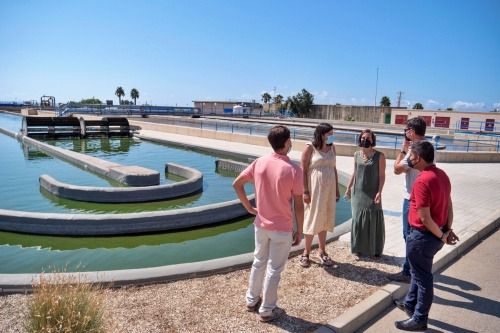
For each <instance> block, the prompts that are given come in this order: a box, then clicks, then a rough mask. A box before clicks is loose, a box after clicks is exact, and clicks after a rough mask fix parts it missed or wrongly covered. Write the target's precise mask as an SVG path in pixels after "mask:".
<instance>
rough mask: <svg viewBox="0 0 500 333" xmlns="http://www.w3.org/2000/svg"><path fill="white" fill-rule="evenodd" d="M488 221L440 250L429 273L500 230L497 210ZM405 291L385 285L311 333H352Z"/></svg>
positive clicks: (402, 287)
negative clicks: (453, 244)
mask: <svg viewBox="0 0 500 333" xmlns="http://www.w3.org/2000/svg"><path fill="white" fill-rule="evenodd" d="M488 220H489V221H488V222H483V221H481V222H476V223H474V225H473V226H472V227H471V228H469V230H468V231H466V232H465V233H463V234H460V235H459V237H460V242H459V243H458V244H457V245H456V246H450V245H445V246H444V247H443V249H442V250H441V251H439V252H438V253H437V254H436V257H435V259H434V264H433V266H432V272H433V273H435V272H437V271H440V270H441V269H442V268H444V267H445V266H447V265H448V264H450V263H451V262H453V261H455V260H456V259H457V258H459V257H460V256H461V255H462V254H463V253H465V252H466V251H467V250H469V249H470V248H472V247H473V246H474V245H476V244H477V243H478V242H479V241H480V240H481V239H483V238H484V237H485V236H487V235H488V234H489V233H490V232H492V231H493V230H495V229H496V228H498V227H499V226H500V210H496V211H495V212H494V213H492V214H491V215H490V217H489V218H488ZM408 288H409V285H408V284H401V283H389V284H386V285H385V286H382V287H381V288H379V289H378V290H376V291H375V292H374V293H373V294H371V295H370V296H368V297H367V298H365V299H364V300H363V301H361V302H360V303H358V304H356V305H355V306H353V307H351V308H350V309H348V310H347V311H346V312H344V313H342V314H341V315H340V316H338V317H336V318H334V319H332V320H330V321H328V323H327V324H326V325H324V326H322V327H320V328H318V329H317V330H315V331H314V332H315V333H327V332H336V333H350V332H354V331H356V330H357V329H359V328H360V327H362V326H363V325H365V324H366V323H368V322H369V321H370V320H372V319H374V318H375V317H376V316H378V315H379V314H380V313H382V312H383V311H384V310H385V309H387V308H388V307H389V306H391V305H392V301H393V300H395V299H400V298H401V297H403V296H404V295H405V294H406V292H407V291H408Z"/></svg>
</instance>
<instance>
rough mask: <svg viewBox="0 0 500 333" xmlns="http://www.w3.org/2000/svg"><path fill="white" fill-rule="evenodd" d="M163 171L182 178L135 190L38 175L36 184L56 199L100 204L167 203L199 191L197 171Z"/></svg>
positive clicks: (172, 166) (171, 167)
mask: <svg viewBox="0 0 500 333" xmlns="http://www.w3.org/2000/svg"><path fill="white" fill-rule="evenodd" d="M165 171H167V172H168V173H171V174H174V175H177V176H180V177H183V178H186V179H185V180H182V181H180V182H176V183H173V184H163V185H153V186H136V187H103V186H80V185H74V184H69V183H64V182H61V181H58V180H56V179H55V178H54V177H51V176H49V175H41V176H40V177H39V182H40V187H41V188H43V189H44V190H45V191H47V192H49V193H51V194H53V195H55V196H57V197H61V198H66V199H71V200H77V201H85V202H100V203H131V202H145V201H159V200H167V199H173V198H178V197H183V196H186V195H191V194H194V193H198V192H201V191H202V190H203V174H202V173H201V172H200V171H199V170H196V169H193V168H189V167H186V166H182V165H179V164H175V163H167V164H165Z"/></svg>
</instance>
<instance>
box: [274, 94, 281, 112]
mask: <svg viewBox="0 0 500 333" xmlns="http://www.w3.org/2000/svg"><path fill="white" fill-rule="evenodd" d="M273 100H274V104H275V105H276V107H277V109H278V110H281V104H283V96H281V95H279V94H278V95H276V96H274V98H273Z"/></svg>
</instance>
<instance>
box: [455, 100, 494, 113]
mask: <svg viewBox="0 0 500 333" xmlns="http://www.w3.org/2000/svg"><path fill="white" fill-rule="evenodd" d="M485 106H486V103H484V102H464V101H456V102H454V103H452V104H451V107H452V108H453V109H454V110H464V111H480V110H484V108H485Z"/></svg>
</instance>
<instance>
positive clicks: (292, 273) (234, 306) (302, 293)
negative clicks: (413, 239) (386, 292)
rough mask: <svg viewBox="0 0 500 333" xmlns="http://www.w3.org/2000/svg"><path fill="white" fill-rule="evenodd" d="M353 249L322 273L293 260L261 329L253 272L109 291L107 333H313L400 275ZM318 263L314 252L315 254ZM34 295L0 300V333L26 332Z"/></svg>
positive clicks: (390, 264) (335, 253)
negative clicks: (250, 295)
mask: <svg viewBox="0 0 500 333" xmlns="http://www.w3.org/2000/svg"><path fill="white" fill-rule="evenodd" d="M349 247H350V245H349V243H346V242H340V241H335V242H332V243H330V244H328V246H327V251H328V253H330V256H331V257H332V259H333V260H334V261H335V262H336V265H335V266H334V267H329V268H324V267H322V266H320V265H319V264H316V263H314V262H313V263H312V265H311V267H309V268H302V267H300V265H299V257H295V258H292V259H290V260H289V262H288V265H287V268H286V269H285V271H284V272H283V273H282V279H281V282H280V289H279V294H278V295H279V296H278V297H279V299H278V303H279V306H280V307H282V308H284V309H285V310H286V312H287V313H286V315H285V316H284V317H282V318H280V319H278V320H275V321H273V322H271V323H261V322H259V320H258V315H256V314H255V313H249V312H247V311H246V307H245V299H244V296H245V291H246V287H247V282H248V276H249V272H250V270H249V269H244V270H239V271H235V272H231V273H227V274H218V275H213V276H210V277H204V278H197V279H191V280H184V281H176V282H170V283H165V284H157V285H150V286H143V287H127V288H121V289H106V290H104V291H103V293H104V297H105V299H106V304H107V305H106V309H107V315H108V316H107V317H108V318H109V321H108V326H109V327H108V331H109V332H112V333H115V332H116V333H118V332H119V333H122V332H123V333H125V332H131V333H139V332H141V333H147V332H151V333H152V332H155V333H156V332H158V333H160V332H208V331H210V332H312V331H314V330H315V329H316V328H318V327H319V326H320V325H321V324H324V323H326V322H327V321H328V320H330V319H333V318H334V317H336V316H338V315H340V314H341V313H343V312H345V311H346V310H347V309H348V308H349V307H352V306H353V305H354V304H356V303H358V302H360V301H361V300H363V299H365V298H366V297H368V296H369V295H370V294H372V293H373V292H374V291H375V290H376V289H377V288H378V287H379V286H382V285H384V284H386V283H388V282H389V280H388V279H387V278H386V275H387V273H394V272H397V271H398V270H399V266H398V260H397V259H396V258H394V257H387V256H382V257H381V258H379V259H371V258H357V257H356V256H353V255H351V254H350V248H349ZM311 259H312V260H315V256H314V253H313V255H312V256H311ZM29 298H30V296H29V295H9V296H2V297H0V332H4V333H8V332H16V333H17V332H25V331H24V329H23V317H24V316H25V313H26V311H27V302H28V301H29Z"/></svg>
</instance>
